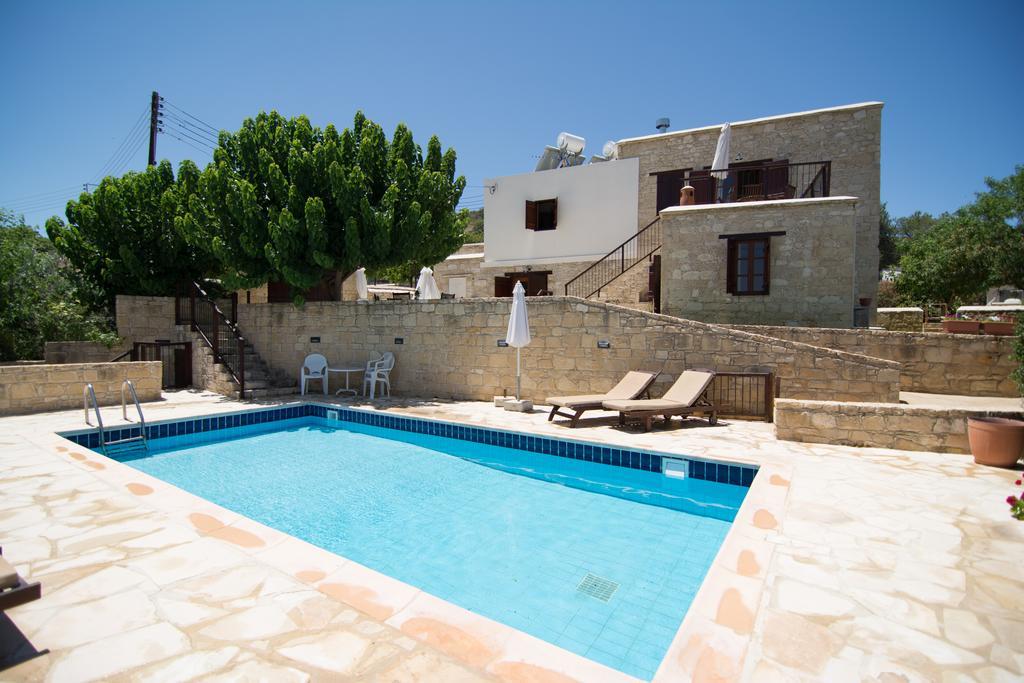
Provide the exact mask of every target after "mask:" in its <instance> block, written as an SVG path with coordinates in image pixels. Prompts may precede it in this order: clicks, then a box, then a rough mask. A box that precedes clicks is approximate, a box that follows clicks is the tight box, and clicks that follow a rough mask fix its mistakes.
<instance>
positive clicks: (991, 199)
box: [896, 166, 1024, 306]
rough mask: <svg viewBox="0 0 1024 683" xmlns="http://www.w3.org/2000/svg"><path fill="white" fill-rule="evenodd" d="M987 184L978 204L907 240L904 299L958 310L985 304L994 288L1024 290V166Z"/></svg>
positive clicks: (903, 264) (900, 289) (901, 281)
mask: <svg viewBox="0 0 1024 683" xmlns="http://www.w3.org/2000/svg"><path fill="white" fill-rule="evenodd" d="M985 183H986V185H988V187H989V189H988V191H987V192H982V193H979V194H978V195H977V199H976V201H975V202H974V203H973V204H969V205H967V206H964V207H962V208H961V209H959V210H958V211H957V212H956V213H953V214H949V215H943V216H941V217H940V218H939V219H938V220H937V221H936V222H935V223H934V225H932V226H931V227H930V228H928V229H927V230H925V231H924V232H922V233H920V234H917V235H915V236H914V237H911V238H909V239H908V240H907V242H906V247H905V248H904V249H903V256H902V258H901V259H900V269H901V271H902V272H901V274H900V276H899V279H898V280H897V281H896V284H897V290H898V292H899V293H900V294H901V295H904V296H906V297H907V298H908V299H910V300H912V301H915V302H917V303H929V302H943V303H946V304H948V305H950V306H955V305H957V304H960V303H968V302H975V301H978V300H981V299H982V298H983V296H984V294H985V290H986V289H988V288H989V287H993V286H998V285H1013V286H1016V287H1024V224H1022V217H1024V166H1018V167H1017V169H1016V172H1015V173H1014V175H1012V176H1010V177H1008V178H1005V179H1003V180H994V179H992V178H987V179H986V180H985Z"/></svg>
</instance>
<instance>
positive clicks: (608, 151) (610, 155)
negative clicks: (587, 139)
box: [601, 140, 619, 159]
mask: <svg viewBox="0 0 1024 683" xmlns="http://www.w3.org/2000/svg"><path fill="white" fill-rule="evenodd" d="M601 154H602V155H603V156H604V158H606V159H617V158H618V157H619V146H618V145H617V144H616V143H615V141H614V140H609V141H608V142H606V143H604V147H602V148H601Z"/></svg>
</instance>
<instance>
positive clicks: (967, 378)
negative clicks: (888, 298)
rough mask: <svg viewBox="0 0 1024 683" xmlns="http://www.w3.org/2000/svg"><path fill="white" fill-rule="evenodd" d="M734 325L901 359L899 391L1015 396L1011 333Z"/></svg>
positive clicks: (816, 344) (827, 346) (796, 340)
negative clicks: (948, 332) (1003, 335)
mask: <svg viewBox="0 0 1024 683" xmlns="http://www.w3.org/2000/svg"><path fill="white" fill-rule="evenodd" d="M733 328H734V329H739V330H744V331H747V332H753V333H755V334H764V335H768V336H770V337H776V338H778V339H786V340H789V341H795V342H801V343H804V344H811V345H812V346H821V347H825V348H828V349H836V350H837V351H847V352H849V353H857V354H863V355H865V356H871V357H872V358H885V359H888V360H892V361H896V362H898V363H900V364H901V372H900V387H901V389H902V390H903V391H921V392H925V393H932V394H964V395H972V396H1005V397H1016V396H1020V392H1019V391H1018V390H1017V387H1016V385H1015V384H1014V382H1013V380H1011V379H1010V373H1011V372H1013V370H1014V368H1016V367H1017V363H1016V361H1014V359H1013V337H996V336H992V335H971V334H947V333H944V332H917V333H911V332H889V331H885V330H866V329H846V330H842V329H817V328H806V327H765V326H759V325H736V326H733Z"/></svg>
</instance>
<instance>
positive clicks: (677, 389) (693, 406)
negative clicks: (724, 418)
mask: <svg viewBox="0 0 1024 683" xmlns="http://www.w3.org/2000/svg"><path fill="white" fill-rule="evenodd" d="M714 378H715V372H714V371H713V370H687V371H685V372H683V374H681V375H680V376H679V379H677V380H676V381H675V384H673V385H672V386H671V387H669V389H668V391H666V392H665V395H664V396H662V397H661V398H652V399H647V400H632V401H624V400H612V401H604V402H603V403H602V406H603V407H604V409H605V410H617V411H618V412H619V424H625V423H626V418H627V417H635V418H639V419H640V422H641V423H642V424H643V427H644V431H645V432H646V431H650V429H651V420H653V419H654V416H655V415H661V416H662V417H664V418H665V424H666V425H667V424H668V423H669V421H670V420H671V419H672V416H673V415H682V416H684V417H686V416H688V415H692V414H693V413H702V414H703V415H705V416H707V418H708V423H710V424H715V423H716V422H718V412H717V410H716V409H715V406H714V405H712V404H711V402H710V401H708V400H707V397H706V396H705V393H706V392H707V389H708V386H710V385H711V381H712V380H713V379H714Z"/></svg>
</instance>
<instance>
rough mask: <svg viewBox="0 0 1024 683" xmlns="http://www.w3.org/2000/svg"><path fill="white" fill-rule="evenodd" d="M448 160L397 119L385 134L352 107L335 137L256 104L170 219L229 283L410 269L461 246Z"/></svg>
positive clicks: (304, 283) (458, 182)
mask: <svg viewBox="0 0 1024 683" xmlns="http://www.w3.org/2000/svg"><path fill="white" fill-rule="evenodd" d="M455 161H456V155H455V151H454V150H452V149H448V150H447V151H444V152H442V149H441V142H440V140H438V138H437V137H436V136H435V137H431V138H430V141H429V142H428V143H427V153H426V156H425V157H424V156H423V153H422V150H421V148H420V147H419V146H418V145H417V144H416V143H415V142H414V141H413V137H412V133H411V132H410V131H409V129H408V128H407V127H406V126H405V125H403V124H399V125H398V127H397V128H396V129H395V132H394V135H393V136H392V138H391V140H390V141H389V140H388V139H387V137H386V136H385V135H384V131H383V129H382V128H381V127H380V126H379V125H377V124H376V123H374V122H373V121H371V120H369V119H367V118H366V117H365V116H363V114H362V112H359V113H357V114H356V116H355V120H354V122H353V125H352V128H348V129H345V130H343V131H342V132H341V133H339V132H338V131H337V130H336V129H335V127H334V126H333V125H328V126H327V127H326V128H325V129H323V130H321V129H320V128H316V127H314V126H313V125H311V124H310V122H309V119H307V118H306V117H305V116H299V117H296V118H292V119H288V118H285V117H282V116H281V115H280V114H278V113H277V112H273V111H272V112H270V113H269V114H268V113H265V112H261V113H260V114H259V115H258V116H256V118H254V119H246V120H245V122H244V123H243V124H242V127H241V129H239V130H238V131H237V132H235V133H222V134H221V138H220V146H219V147H218V149H217V150H216V151H215V152H214V161H213V163H212V164H210V165H209V166H208V167H207V168H206V170H204V171H203V173H202V174H201V176H200V178H199V183H198V191H197V192H196V193H195V194H194V195H192V196H191V198H190V199H189V202H188V210H187V211H186V212H185V214H184V215H183V216H182V217H180V218H179V220H178V226H179V229H180V231H181V233H182V234H184V235H185V236H186V237H187V239H188V240H189V241H190V242H191V243H192V244H194V245H196V246H197V247H198V246H199V245H209V247H210V248H211V249H212V252H213V254H214V256H215V257H216V258H217V260H218V262H219V264H220V267H221V269H222V272H223V280H224V283H225V285H226V286H227V287H229V288H232V289H235V288H251V287H257V286H259V285H262V284H264V283H266V282H269V281H283V282H286V283H288V284H289V285H291V287H292V288H293V290H295V291H304V290H307V289H309V288H310V287H312V286H313V285H315V284H317V283H318V282H319V281H320V280H321V279H322V278H323V277H324V275H325V274H327V273H329V272H332V271H341V272H342V273H343V274H347V273H350V272H352V271H353V270H355V269H356V268H358V267H360V266H365V267H366V268H367V269H368V270H370V271H381V270H384V269H399V270H402V271H404V272H414V271H418V270H419V268H420V267H421V266H423V265H432V264H434V263H437V262H438V261H441V260H444V259H445V258H446V257H447V256H448V255H449V254H451V253H452V252H454V251H456V250H457V249H458V248H459V246H461V244H462V240H463V230H464V226H465V222H466V212H464V211H463V212H456V210H455V207H456V205H457V204H458V202H459V199H460V198H461V196H462V192H463V190H464V189H465V184H466V181H465V178H463V177H461V176H459V177H456V175H455ZM297 299H298V300H301V297H297Z"/></svg>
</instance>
